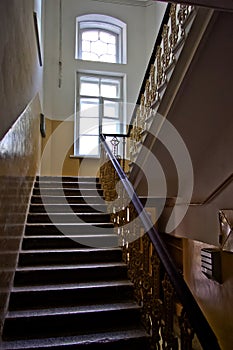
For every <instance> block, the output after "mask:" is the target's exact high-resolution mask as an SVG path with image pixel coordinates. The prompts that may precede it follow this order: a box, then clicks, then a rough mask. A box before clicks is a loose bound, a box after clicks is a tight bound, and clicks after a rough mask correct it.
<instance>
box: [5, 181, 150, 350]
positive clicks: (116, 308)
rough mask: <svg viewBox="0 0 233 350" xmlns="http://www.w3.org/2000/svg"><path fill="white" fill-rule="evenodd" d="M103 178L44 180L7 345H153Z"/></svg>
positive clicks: (18, 276) (34, 204) (35, 201)
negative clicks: (124, 259)
mask: <svg viewBox="0 0 233 350" xmlns="http://www.w3.org/2000/svg"><path fill="white" fill-rule="evenodd" d="M117 242H118V239H117V235H115V234H114V232H113V226H112V224H111V223H110V217H109V214H107V213H106V205H105V202H104V200H103V193H102V190H101V186H100V184H99V183H98V179H96V178H86V177H85V178H81V177H63V178H62V179H61V178H56V177H40V178H37V179H36V182H35V186H34V189H33V195H32V198H31V205H30V210H29V214H28V219H27V225H26V229H25V235H24V238H23V242H22V248H21V251H20V254H19V261H18V266H17V269H16V272H15V277H14V286H13V289H12V291H11V295H10V300H9V310H8V313H7V315H6V319H5V323H4V329H3V342H2V344H1V345H2V349H90V350H91V349H97V350H98V349H108V350H109V349H110V350H111V349H121V350H124V349H125V350H126V349H127V350H129V349H136V350H137V349H138V350H139V349H140V350H141V349H143V350H144V349H145V350H146V349H149V337H148V335H147V334H146V332H145V330H144V328H143V327H142V326H141V323H140V307H139V306H138V305H137V303H136V302H135V301H134V298H133V287H132V284H131V282H130V281H129V280H128V277H127V269H126V265H125V264H124V263H123V262H122V252H121V249H120V248H118V247H117Z"/></svg>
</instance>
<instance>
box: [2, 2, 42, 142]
mask: <svg viewBox="0 0 233 350" xmlns="http://www.w3.org/2000/svg"><path fill="white" fill-rule="evenodd" d="M37 2H38V1H37ZM33 11H34V0H20V1H17V0H1V1H0V76H1V79H0V106H1V113H0V139H1V138H2V137H3V135H4V134H5V133H6V132H7V130H8V129H9V127H10V126H11V125H12V124H13V123H14V121H15V120H16V119H17V118H18V116H19V115H20V114H21V113H22V111H23V110H24V109H25V107H26V106H27V104H28V103H29V101H30V100H31V99H32V98H33V97H34V96H35V94H36V93H37V92H38V91H39V90H40V87H41V85H42V67H40V66H39V61H38V55H37V47H36V38H35V30H34V22H33Z"/></svg>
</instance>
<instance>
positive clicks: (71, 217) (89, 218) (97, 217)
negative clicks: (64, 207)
mask: <svg viewBox="0 0 233 350" xmlns="http://www.w3.org/2000/svg"><path fill="white" fill-rule="evenodd" d="M27 222H28V223H63V224H65V223H80V222H84V223H86V222H89V223H92V222H95V223H101V222H104V223H105V222H106V223H110V214H106V213H72V212H70V213H65V214H63V213H48V212H47V213H29V214H28V217H27Z"/></svg>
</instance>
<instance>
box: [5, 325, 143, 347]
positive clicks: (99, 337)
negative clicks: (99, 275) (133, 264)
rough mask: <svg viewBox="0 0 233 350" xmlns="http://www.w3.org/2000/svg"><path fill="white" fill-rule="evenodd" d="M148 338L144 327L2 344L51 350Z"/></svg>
mask: <svg viewBox="0 0 233 350" xmlns="http://www.w3.org/2000/svg"><path fill="white" fill-rule="evenodd" d="M142 337H148V335H147V334H146V332H145V330H144V329H143V328H142V327H139V326H138V328H133V329H128V330H125V329H113V330H112V331H111V332H101V333H91V334H87V335H76V336H70V337H53V338H39V339H28V340H17V341H8V342H2V344H1V345H2V350H17V349H34V348H35V349H36V348H37V349H40V348H42V347H46V348H48V349H49V348H50V347H54V346H68V345H76V344H78V345H84V346H85V345H86V346H88V345H91V344H101V343H103V344H104V343H106V342H109V343H112V342H114V341H119V340H127V339H135V338H136V339H138V338H142Z"/></svg>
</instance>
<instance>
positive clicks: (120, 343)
mask: <svg viewBox="0 0 233 350" xmlns="http://www.w3.org/2000/svg"><path fill="white" fill-rule="evenodd" d="M23 343H24V342H23ZM36 343H37V344H38V345H37V346H38V347H35V344H34V346H33V349H38V350H48V349H49V350H77V349H78V350H83V349H84V350H85V349H87V350H131V349H133V350H149V349H150V345H149V339H148V337H146V336H145V337H140V338H139V337H136V338H135V339H134V338H132V339H122V340H114V339H111V340H109V341H106V339H104V341H103V342H98V341H95V340H93V339H91V341H90V342H88V343H85V344H77V343H75V342H72V344H70V343H68V344H67V343H65V344H64V343H63V342H62V344H61V345H56V344H54V343H50V344H49V347H48V345H43V344H42V342H41V339H40V341H39V342H38V341H37V342H36ZM4 349H7V350H12V348H10V347H7V348H5V347H4ZM14 349H15V350H25V349H28V350H31V348H29V347H27V348H25V344H22V346H20V345H19V342H17V348H16V347H14Z"/></svg>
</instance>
